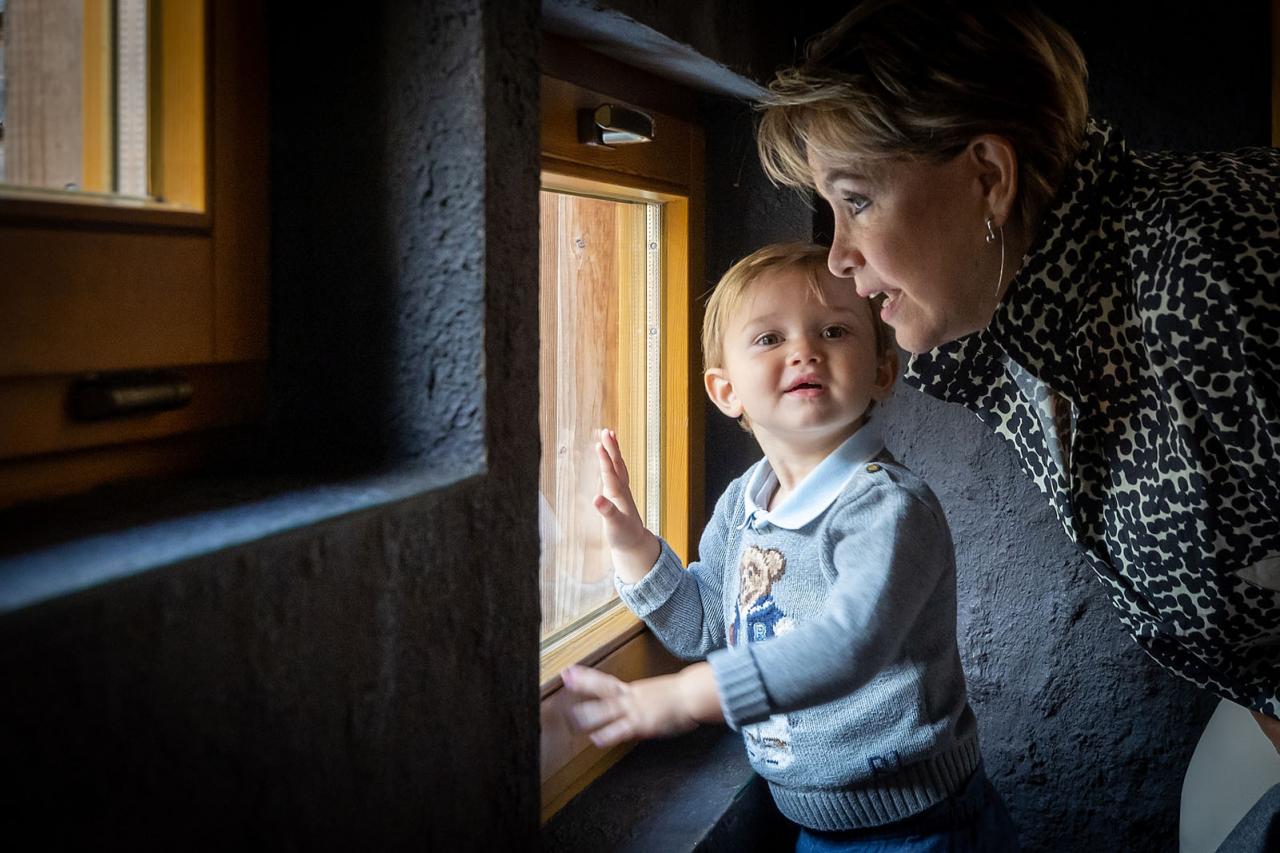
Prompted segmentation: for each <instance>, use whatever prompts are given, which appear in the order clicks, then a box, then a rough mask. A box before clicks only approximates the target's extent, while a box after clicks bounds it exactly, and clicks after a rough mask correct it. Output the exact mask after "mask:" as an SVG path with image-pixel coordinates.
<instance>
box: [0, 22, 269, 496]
mask: <svg viewBox="0 0 1280 853" xmlns="http://www.w3.org/2000/svg"><path fill="white" fill-rule="evenodd" d="M0 7H2V8H0V54H2V56H0V74H2V75H3V77H2V79H0V126H2V127H3V132H2V134H0V146H2V149H3V154H2V155H0V156H2V157H3V166H2V167H0V257H3V258H4V267H5V269H4V286H3V287H0V341H3V342H4V343H3V346H0V507H3V506H6V505H9V504H13V503H17V502H19V501H24V500H29V499H34V498H42V497H48V496H52V495H57V494H62V493H67V492H72V491H78V490H83V489H85V488H88V487H91V486H93V485H96V484H99V483H102V482H106V481H110V480H114V479H120V478H126V477H137V476H155V475H160V474H167V473H175V472H178V471H182V470H187V469H191V468H195V467H198V466H200V465H202V464H205V463H206V462H207V461H208V460H209V459H211V458H212V457H214V456H215V455H216V454H217V453H218V452H220V450H221V449H222V448H223V447H224V446H226V445H227V439H226V437H225V432H226V428H229V427H232V426H234V425H238V424H244V423H247V422H251V421H253V420H254V419H256V418H257V416H258V414H259V412H260V411H261V410H262V407H263V402H264V393H265V391H264V389H265V378H266V371H265V364H266V354H267V340H266V329H267V190H266V187H267V157H266V149H267V136H266V128H267V120H266V117H267V103H266V97H265V89H266V87H265V81H266V49H265V43H266V36H265V20H264V15H265V12H264V10H263V8H262V4H260V3H258V2H255V0H218V2H216V3H207V2H203V0H114V2H112V0H0ZM214 57H216V62H215V61H212V60H213V59H214ZM90 398H92V399H94V400H97V401H99V402H100V401H102V400H104V399H106V400H108V401H109V403H110V405H106V406H98V407H97V408H96V409H95V408H94V407H93V406H91V405H90V406H85V405H81V403H82V402H84V400H86V399H90Z"/></svg>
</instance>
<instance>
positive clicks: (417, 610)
mask: <svg viewBox="0 0 1280 853" xmlns="http://www.w3.org/2000/svg"><path fill="white" fill-rule="evenodd" d="M272 14H273V16H274V18H273V21H272V23H273V27H272V34H271V48H272V63H271V66H272V73H273V77H272V83H271V96H272V104H273V112H272V133H273V138H272V156H273V168H272V179H273V188H272V203H273V223H272V225H273V236H274V240H273V281H274V288H275V290H274V297H275V298H274V303H273V323H274V327H273V328H274V334H275V337H274V339H273V351H272V358H273V367H274V377H275V379H274V386H273V389H272V399H273V401H274V403H275V404H276V407H277V410H276V416H275V419H274V421H273V425H274V427H275V428H276V429H277V430H279V432H278V434H277V435H276V436H275V437H274V439H270V437H265V438H266V439H267V446H269V447H271V448H273V452H272V453H271V454H269V455H268V457H267V459H266V460H264V462H272V461H276V460H279V459H281V458H287V460H288V461H289V463H290V464H289V466H288V467H289V468H290V469H291V470H293V471H295V472H298V473H302V474H311V473H313V472H315V471H317V470H321V469H325V468H329V467H333V466H334V465H335V464H337V465H338V466H339V467H343V468H346V469H352V470H355V471H358V472H362V473H363V474H364V475H365V476H373V475H372V474H371V473H370V472H371V471H373V470H374V469H378V468H387V467H394V468H403V466H405V465H406V464H409V463H412V464H413V465H414V466H418V467H420V468H425V469H427V470H429V471H432V472H435V473H433V474H431V475H430V476H426V475H424V482H426V481H427V480H428V479H431V478H439V477H440V476H441V475H440V472H441V471H446V470H447V471H452V472H453V477H452V479H453V481H454V482H453V484H452V485H447V486H444V487H440V488H434V489H427V488H426V487H425V486H424V490H423V491H422V492H421V493H420V494H418V495H417V496H414V497H409V498H407V499H403V500H399V501H397V502H394V503H391V504H384V505H382V506H376V507H374V508H369V509H365V510H363V511H360V512H358V513H354V514H349V515H347V516H345V517H339V518H337V519H335V520H331V521H327V522H323V523H319V524H314V525H310V526H308V527H305V528H303V529H299V530H296V531H293V532H291V533H287V534H284V535H279V536H275V537H272V538H270V539H267V540H264V541H259V542H256V543H253V544H250V545H242V546H238V547H235V548H232V549H229V550H226V551H223V552H221V553H216V554H213V555H211V556H206V557H202V558H198V559H189V560H186V561H183V562H181V563H179V564H178V565H173V566H167V567H160V568H156V569H154V570H152V571H150V572H148V573H144V574H141V575H137V576H135V577H132V578H130V579H128V580H125V581H121V582H118V583H115V584H111V585H105V586H98V587H95V588H91V589H88V590H86V591H84V592H82V593H80V594H78V595H74V596H69V597H64V598H61V599H57V600H54V601H51V602H48V603H45V604H43V605H39V606H36V607H32V608H29V609H27V610H24V611H19V612H17V613H11V614H8V615H6V617H5V618H4V620H3V621H2V622H0V667H2V672H3V683H4V689H5V698H4V701H3V703H0V704H2V705H3V711H0V728H2V729H3V735H2V736H0V746H2V753H0V754H2V755H3V758H4V765H5V767H6V770H7V773H8V775H9V777H10V780H9V781H10V782H11V785H10V786H8V787H9V790H10V791H11V792H12V791H13V790H14V787H13V783H16V785H17V789H18V791H19V793H18V794H17V795H11V797H10V798H9V799H7V800H6V802H5V805H4V809H3V814H4V815H5V825H6V829H7V831H8V832H9V834H10V836H11V837H20V836H21V835H22V834H23V833H22V830H23V829H31V830H34V831H36V832H38V833H39V834H38V835H34V836H32V835H28V836H27V837H28V838H32V839H38V841H36V842H35V843H37V844H39V846H41V847H42V848H48V847H52V848H58V847H62V846H69V847H74V848H77V849H89V848H102V847H105V848H110V849H115V848H130V849H134V848H143V849H152V848H154V849H165V850H170V849H244V848H276V849H286V850H289V849H373V850H382V849H401V848H412V849H440V850H444V849H449V850H455V849H457V850H509V849H521V848H523V847H526V846H528V842H529V839H530V838H531V837H532V836H533V834H534V833H535V832H536V829H537V820H538V809H539V794H538V781H537V780H538V771H537V749H538V747H537V743H538V722H537V706H538V685H537V681H538V674H537V646H538V595H537V587H536V584H537V572H536V566H537V560H538V541H537V529H536V518H537V513H536V504H535V495H536V488H537V483H536V477H537V470H538V466H537V460H538V437H537V434H536V429H531V428H530V424H536V423H537V358H536V353H537V337H538V336H537V307H536V294H537V258H538V255H537V227H538V226H537V222H538V220H537V207H536V204H537V195H536V188H537V179H538V178H537V150H538V149H537V145H538V142H537V139H538V134H537V115H538V113H537V65H536V62H537V45H538V38H537V17H538V13H537V6H536V4H534V3H532V2H520V3H517V2H510V1H509V0H501V2H499V0H443V2H417V3H408V2H400V0H395V2H392V0H387V2H377V3H365V4H361V5H360V7H359V10H358V11H352V10H327V7H319V6H316V5H314V4H310V3H306V4H302V3H294V4H287V5H286V4H278V3H277V4H272ZM265 83H266V81H264V85H265ZM464 475H465V476H464ZM370 482H371V484H372V485H373V486H374V487H375V488H376V485H377V480H376V478H375V479H373V480H371V481H370ZM116 495H117V497H118V496H119V492H118V491H117V493H116ZM155 503H156V504H157V506H155V507H154V508H153V509H152V513H153V515H154V516H155V517H157V518H159V517H162V516H163V515H164V507H163V503H164V501H163V498H161V499H159V500H157V501H155ZM108 514H109V511H108ZM131 535H133V536H134V537H135V538H136V539H137V540H138V541H137V543H136V544H138V545H140V546H145V536H146V533H145V530H144V529H142V528H139V529H137V530H136V531H134V532H133V533H132V534H131Z"/></svg>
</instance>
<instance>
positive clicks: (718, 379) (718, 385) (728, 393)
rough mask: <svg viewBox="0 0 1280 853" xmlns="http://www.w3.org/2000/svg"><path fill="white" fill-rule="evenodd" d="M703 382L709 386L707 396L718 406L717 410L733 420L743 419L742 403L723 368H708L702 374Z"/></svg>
mask: <svg viewBox="0 0 1280 853" xmlns="http://www.w3.org/2000/svg"><path fill="white" fill-rule="evenodd" d="M702 380H703V382H704V383H705V384H706V386H707V396H708V397H710V398H711V402H713V403H715V404H716V408H717V409H719V410H720V411H722V412H724V413H725V414H726V415H728V416H729V417H731V418H740V417H742V403H740V402H738V395H737V394H735V393H734V391H733V382H732V381H731V380H730V379H729V374H727V373H725V372H724V369H723V368H720V367H708V368H707V371H706V373H704V374H702Z"/></svg>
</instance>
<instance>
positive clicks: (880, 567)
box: [617, 425, 979, 830]
mask: <svg viewBox="0 0 1280 853" xmlns="http://www.w3.org/2000/svg"><path fill="white" fill-rule="evenodd" d="M776 486H777V480H776V478H775V477H774V476H773V473H772V470H771V469H770V468H769V465H768V461H767V460H761V461H760V462H759V463H757V464H756V465H755V466H753V467H752V468H751V469H749V470H748V471H747V472H746V473H745V474H744V475H742V476H741V477H739V478H738V479H737V480H735V481H734V482H733V483H731V484H730V485H729V488H728V489H726V490H725V493H724V494H723V495H722V496H721V497H720V500H719V502H718V503H717V505H716V510H715V515H714V516H713V517H712V519H711V522H710V523H709V524H708V525H707V528H706V530H705V531H704V532H703V535H702V539H701V542H700V545H699V553H700V555H701V558H702V559H701V561H700V562H697V563H694V564H693V565H691V566H689V568H688V570H687V571H686V570H685V569H684V568H683V567H682V566H681V564H680V561H679V558H677V557H676V555H675V554H674V553H673V552H672V551H671V549H670V547H668V546H667V544H666V543H665V542H664V543H663V544H662V552H661V555H660V556H659V558H658V561H657V562H656V563H655V564H654V567H653V568H652V569H651V570H650V571H649V573H648V574H647V575H646V576H645V577H644V578H643V579H642V580H640V581H639V582H638V583H635V584H625V583H623V582H621V581H620V580H618V581H617V586H618V590H619V593H620V594H621V596H622V599H623V601H624V602H625V603H626V604H627V606H628V607H630V608H631V609H632V610H633V611H634V612H635V613H636V615H638V616H640V617H641V618H642V619H644V620H645V622H647V623H648V625H649V627H650V628H651V629H652V630H653V631H654V633H655V634H657V635H658V637H659V638H661V640H662V641H663V643H664V644H665V645H666V646H667V647H668V648H669V649H670V650H671V651H672V653H674V654H676V655H678V656H679V657H682V658H684V659H686V660H693V659H698V658H701V657H704V656H705V657H707V659H708V660H709V661H710V663H711V665H712V669H713V671H714V673H715V677H716V683H717V685H718V687H719V690H720V697H721V703H722V706H723V708H724V713H725V719H726V720H727V721H728V723H729V725H730V726H733V727H734V728H737V729H740V730H741V731H742V734H743V739H744V740H745V742H746V745H747V752H748V755H749V757H750V759H751V763H752V766H753V767H754V768H755V770H756V772H758V773H759V774H760V775H761V776H763V777H764V778H766V779H767V780H768V781H769V785H770V788H771V789H772V791H773V796H774V799H775V800H776V802H777V804H778V807H779V809H780V810H781V811H782V813H783V814H784V815H786V816H787V817H788V818H790V819H791V820H793V821H794V822H796V823H798V824H801V825H803V826H806V827H810V828H812V829H820V830H837V829H851V828H855V827H865V826H876V825H880V824H884V823H889V822H891V821H895V820H901V819H903V818H906V817H910V816H911V815H913V814H916V813H918V812H920V811H923V810H924V809H926V808H928V807H929V806H931V805H933V804H934V803H936V802H938V801H939V800H941V799H943V798H944V797H946V796H948V795H949V794H951V793H952V792H954V791H955V790H957V789H958V788H959V787H960V785H961V784H962V783H963V782H964V781H965V779H966V778H967V777H968V776H969V775H970V774H971V773H972V772H973V771H974V770H975V769H976V768H977V766H978V761H979V753H978V738H977V724H976V722H975V720H974V716H973V712H972V711H971V710H970V708H969V704H968V701H967V699H966V697H965V688H964V673H963V671H962V669H961V666H960V655H959V652H958V651H957V648H956V639H955V622H956V592H955V558H954V553H953V549H952V545H951V534H950V532H949V530H948V528H947V523H946V520H945V518H944V517H943V513H942V508H941V507H940V506H939V505H938V500H937V498H936V497H935V496H934V494H933V492H932V491H931V490H930V489H929V487H928V486H927V485H925V483H924V482H923V481H922V480H920V479H919V478H918V477H916V476H915V475H913V474H912V473H911V472H910V471H909V470H907V469H906V468H904V467H903V466H901V465H899V464H898V463H896V462H895V461H894V460H893V458H892V457H891V456H889V455H888V453H887V452H885V451H884V450H883V446H882V445H881V443H880V440H879V436H878V434H877V431H876V430H874V429H873V428H872V427H871V426H870V425H868V426H867V427H863V428H862V429H861V430H859V431H858V432H857V433H856V434H855V435H854V436H853V437H852V438H850V439H849V440H848V441H847V442H845V444H844V445H842V446H841V447H840V448H839V449H837V450H836V451H835V452H833V453H832V454H831V456H829V457H828V458H827V459H826V460H825V461H824V462H823V463H822V464H821V465H819V466H818V467H817V468H816V469H814V471H813V472H812V473H811V474H810V475H809V477H807V478H806V479H805V481H804V482H803V483H802V484H800V486H799V487H797V489H796V490H795V491H794V492H793V493H792V494H791V495H789V496H788V497H787V499H786V500H785V501H783V502H782V503H781V505H780V506H778V507H775V508H774V509H773V510H772V511H766V510H765V509H763V507H765V506H767V505H768V496H769V495H771V494H772V493H773V490H774V489H775V488H776Z"/></svg>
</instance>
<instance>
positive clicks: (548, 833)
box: [542, 727, 795, 853]
mask: <svg viewBox="0 0 1280 853" xmlns="http://www.w3.org/2000/svg"><path fill="white" fill-rule="evenodd" d="M794 846H795V832H794V830H793V829H792V827H791V826H790V824H789V823H788V822H787V821H786V820H785V819H784V818H783V817H782V816H781V815H780V814H779V813H778V811H777V809H776V808H775V806H774V805H773V798H772V797H771V796H770V794H769V789H768V786H767V785H766V784H765V782H764V780H763V779H761V778H760V777H759V776H756V775H755V773H753V772H752V770H751V766H750V765H749V764H748V763H747V757H746V752H745V750H744V748H743V745H742V736H741V735H740V734H738V733H737V732H733V731H730V730H728V729H725V728H720V727H704V728H702V729H699V730H698V731H696V732H693V733H692V734H689V735H685V736H684V737H680V738H676V739H673V740H665V741H650V742H646V743H642V744H639V745H638V746H636V747H635V748H634V749H633V750H631V752H629V753H628V754H627V756H626V757H625V758H623V759H622V760H621V761H620V762H618V763H617V764H616V765H615V766H614V767H612V768H611V769H610V770H609V771H608V772H607V773H605V774H604V775H603V776H602V777H600V778H599V779H598V780H596V781H595V782H593V783H592V784H591V785H590V786H589V787H588V788H587V789H586V790H584V791H583V792H582V793H581V794H579V795H578V796H576V797H574V798H573V799H572V800H571V801H570V802H569V803H568V805H566V806H565V807H564V808H563V809H562V810H561V811H560V812H559V813H558V814H556V816H555V817H553V818H552V819H551V820H550V821H548V822H547V824H546V826H544V827H543V830H542V847H543V849H544V850H555V851H558V853H559V852H560V851H576V850H581V851H597V850H633V851H634V850H662V851H672V853H675V852H676V851H682V850H695V849H696V850H739V851H749V850H786V849H791V848H792V847H794Z"/></svg>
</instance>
